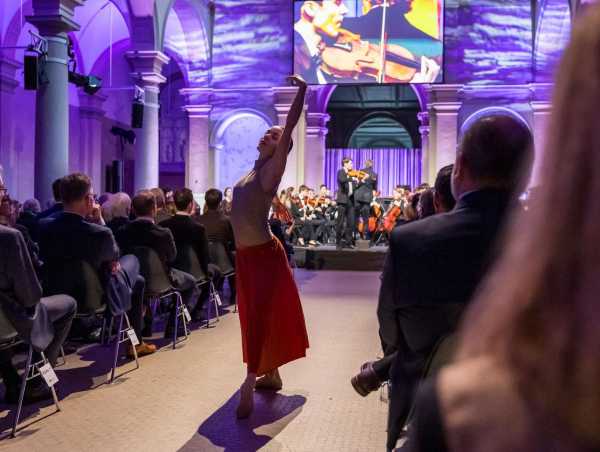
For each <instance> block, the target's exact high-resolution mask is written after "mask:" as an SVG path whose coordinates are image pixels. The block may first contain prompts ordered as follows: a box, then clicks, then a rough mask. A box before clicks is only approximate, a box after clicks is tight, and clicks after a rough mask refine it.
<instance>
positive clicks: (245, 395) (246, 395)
mask: <svg viewBox="0 0 600 452" xmlns="http://www.w3.org/2000/svg"><path fill="white" fill-rule="evenodd" d="M253 409H254V382H252V381H248V380H246V381H245V382H244V383H243V384H242V386H241V387H240V404H239V405H238V407H237V411H236V416H237V418H238V419H246V418H247V417H248V416H250V414H252V410H253Z"/></svg>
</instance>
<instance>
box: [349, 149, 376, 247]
mask: <svg viewBox="0 0 600 452" xmlns="http://www.w3.org/2000/svg"><path fill="white" fill-rule="evenodd" d="M361 171H362V172H363V173H366V174H367V175H368V176H367V177H364V178H363V179H362V180H361V182H360V183H359V185H358V187H357V188H356V193H355V194H354V202H355V204H356V206H355V207H356V216H357V218H358V219H359V221H362V224H363V232H362V233H361V238H362V239H363V240H364V238H365V237H364V233H365V231H366V230H367V229H368V228H367V227H366V226H365V225H367V224H368V222H369V216H370V211H371V202H373V192H374V191H377V173H376V172H375V171H373V160H367V161H366V162H365V167H364V168H363V169H362V170H361Z"/></svg>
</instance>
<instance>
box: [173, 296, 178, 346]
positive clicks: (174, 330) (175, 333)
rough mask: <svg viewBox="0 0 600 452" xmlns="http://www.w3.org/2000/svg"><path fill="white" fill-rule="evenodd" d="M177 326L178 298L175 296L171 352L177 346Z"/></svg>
mask: <svg viewBox="0 0 600 452" xmlns="http://www.w3.org/2000/svg"><path fill="white" fill-rule="evenodd" d="M178 326H179V297H178V296H177V294H175V325H174V328H173V350H175V345H176V344H177V327H178Z"/></svg>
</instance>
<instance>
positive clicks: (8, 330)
mask: <svg viewBox="0 0 600 452" xmlns="http://www.w3.org/2000/svg"><path fill="white" fill-rule="evenodd" d="M2 296H3V297H4V296H5V295H2ZM9 303H10V302H9ZM23 343H27V342H26V341H25V340H24V339H23V338H21V337H20V336H19V334H18V333H17V330H16V329H15V328H14V326H13V325H12V323H11V322H10V320H9V319H8V318H7V317H6V315H5V314H4V311H3V310H2V309H0V349H1V350H7V349H10V348H13V347H16V346H17V345H20V344H23ZM28 345H29V347H28V350H27V360H26V362H25V369H24V370H23V376H22V377H21V388H20V392H19V402H18V404H17V412H16V413H15V419H14V421H13V426H12V430H11V433H10V437H11V438H14V437H15V436H16V434H17V427H18V426H19V419H20V417H21V410H22V409H23V399H24V397H25V388H26V386H27V382H28V381H30V380H32V379H34V378H36V377H38V376H40V370H39V369H40V367H42V366H45V365H46V364H49V361H48V359H46V355H44V352H43V351H42V350H35V351H36V352H38V353H39V354H40V357H41V359H40V360H37V361H34V359H33V352H34V347H33V345H32V344H28ZM50 391H51V392H52V398H53V399H54V405H55V406H56V411H54V412H53V413H51V414H50V415H49V416H51V415H52V414H55V413H58V412H59V411H60V405H59V403H58V397H57V396H56V390H55V389H54V386H52V387H50ZM45 417H48V416H45Z"/></svg>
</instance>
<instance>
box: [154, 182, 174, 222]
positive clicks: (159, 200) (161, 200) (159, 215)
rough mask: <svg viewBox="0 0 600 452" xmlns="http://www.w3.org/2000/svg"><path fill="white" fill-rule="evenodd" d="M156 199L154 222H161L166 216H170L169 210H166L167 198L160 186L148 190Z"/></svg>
mask: <svg viewBox="0 0 600 452" xmlns="http://www.w3.org/2000/svg"><path fill="white" fill-rule="evenodd" d="M150 191H151V192H152V194H154V197H155V199H156V223H161V222H163V221H165V220H166V219H167V218H171V216H172V215H171V212H169V211H168V210H167V198H166V196H165V192H164V191H163V190H162V189H161V188H158V187H157V188H153V189H152V190H150Z"/></svg>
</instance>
